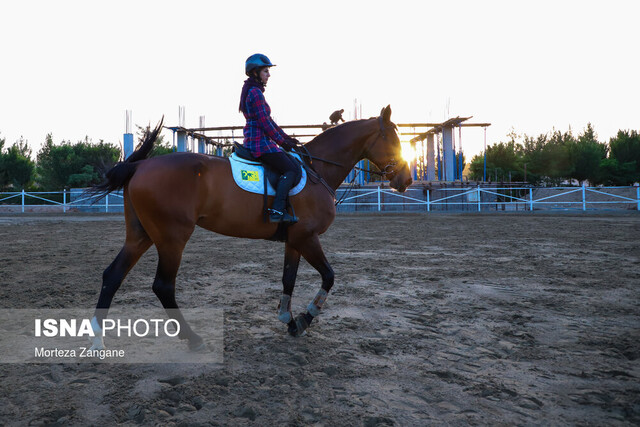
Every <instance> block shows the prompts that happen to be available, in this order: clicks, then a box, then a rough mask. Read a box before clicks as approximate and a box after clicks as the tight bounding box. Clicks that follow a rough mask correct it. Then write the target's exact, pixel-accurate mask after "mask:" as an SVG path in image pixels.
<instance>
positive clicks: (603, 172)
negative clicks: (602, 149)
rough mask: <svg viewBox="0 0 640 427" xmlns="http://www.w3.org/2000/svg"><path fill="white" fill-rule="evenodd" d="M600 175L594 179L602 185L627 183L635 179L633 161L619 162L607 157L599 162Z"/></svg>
mask: <svg viewBox="0 0 640 427" xmlns="http://www.w3.org/2000/svg"><path fill="white" fill-rule="evenodd" d="M599 169H600V175H599V177H598V179H597V180H596V183H597V184H602V185H629V184H632V183H633V182H636V181H637V179H636V178H637V173H636V171H635V164H634V162H626V163H622V164H621V163H620V162H618V160H617V159H614V158H611V157H609V158H607V159H604V160H602V161H601V162H600V168H599Z"/></svg>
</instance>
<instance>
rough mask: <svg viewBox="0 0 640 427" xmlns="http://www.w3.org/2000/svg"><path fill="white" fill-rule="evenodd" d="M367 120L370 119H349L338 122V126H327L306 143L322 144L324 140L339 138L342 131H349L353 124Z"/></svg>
mask: <svg viewBox="0 0 640 427" xmlns="http://www.w3.org/2000/svg"><path fill="white" fill-rule="evenodd" d="M368 120H371V119H359V120H351V121H349V122H345V123H342V124H339V125H338V126H333V127H331V128H329V129H327V130H325V131H324V132H322V133H321V134H319V135H316V136H315V137H314V138H313V139H312V140H311V141H309V142H308V143H307V144H313V145H314V144H324V143H325V141H326V140H332V139H336V138H339V137H340V135H341V134H342V133H344V132H347V131H349V130H350V129H351V128H352V127H353V125H355V124H360V123H362V122H365V121H368Z"/></svg>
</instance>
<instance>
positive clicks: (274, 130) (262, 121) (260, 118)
mask: <svg viewBox="0 0 640 427" xmlns="http://www.w3.org/2000/svg"><path fill="white" fill-rule="evenodd" d="M248 101H249V103H250V104H252V106H253V107H254V108H255V114H256V116H255V119H256V121H257V122H258V126H260V128H261V129H262V130H263V131H264V133H265V134H266V135H267V136H268V137H269V138H270V139H272V140H273V141H275V142H277V143H278V144H280V143H282V142H284V141H285V139H286V136H287V134H286V133H284V131H283V130H282V129H280V127H279V126H278V125H277V124H275V123H274V121H273V119H272V118H271V116H270V115H269V111H268V110H269V107H268V105H267V101H266V100H265V99H264V95H263V94H262V92H261V91H260V90H259V89H255V90H250V91H249V99H248Z"/></svg>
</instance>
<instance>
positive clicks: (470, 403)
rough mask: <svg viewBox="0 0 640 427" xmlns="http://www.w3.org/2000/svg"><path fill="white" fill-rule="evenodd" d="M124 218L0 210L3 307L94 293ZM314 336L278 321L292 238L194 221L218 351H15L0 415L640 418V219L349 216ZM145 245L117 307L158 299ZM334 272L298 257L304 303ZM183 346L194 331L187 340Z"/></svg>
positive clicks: (203, 300)
mask: <svg viewBox="0 0 640 427" xmlns="http://www.w3.org/2000/svg"><path fill="white" fill-rule="evenodd" d="M123 238H124V227H123V220H122V218H121V217H120V216H95V217H92V216H81V215H78V216H74V215H69V216H61V215H52V216H0V241H1V242H2V244H1V245H0V246H1V249H0V285H1V286H0V302H1V306H0V307H1V308H41V307H49V308H62V307H81V306H87V307H92V306H94V305H95V303H96V300H97V295H98V292H99V289H100V281H101V276H102V271H103V270H104V268H105V267H106V266H107V265H108V264H109V263H110V262H111V261H112V259H113V258H114V257H115V255H116V254H117V252H118V251H119V249H120V247H121V245H122V242H123ZM322 242H323V245H324V248H325V251H326V253H327V256H328V259H329V261H330V262H331V263H332V265H333V267H334V269H335V271H336V284H335V286H334V290H333V291H332V292H331V295H330V296H329V299H328V302H327V304H326V305H325V309H324V310H323V313H322V314H321V315H320V317H319V318H318V321H317V323H316V322H315V321H314V324H313V325H312V327H311V328H310V329H309V332H308V335H307V336H305V337H301V338H293V337H290V336H288V335H287V334H286V327H285V326H284V325H282V324H281V323H279V322H278V320H277V318H276V315H275V308H276V305H277V303H278V298H279V295H280V293H281V285H280V277H281V266H282V244H279V243H271V242H263V241H251V240H240V239H231V238H227V237H222V236H217V235H214V234H211V233H209V232H206V231H204V230H201V229H198V230H196V232H195V234H194V236H193V237H192V239H191V241H190V243H189V244H188V246H187V248H186V251H185V255H184V258H183V263H182V267H181V270H180V273H179V276H178V288H179V291H178V301H179V303H181V304H182V306H184V307H200V306H211V307H218V308H222V309H224V313H225V319H224V322H225V323H224V325H225V327H224V365H223V366H222V367H212V366H208V365H166V364H157V365H152V364H149V365H112V364H106V365H104V364H91V363H89V364H35V365H34V364H20V365H17V364H2V365H0V375H1V376H2V389H1V391H0V424H3V423H6V424H7V425H14V424H15V425H23V424H32V425H44V424H48V423H56V422H57V424H59V425H66V424H73V425H86V424H90V423H95V424H105V423H108V424H114V423H142V424H144V425H155V424H163V425H171V424H181V423H188V424H189V425H197V424H213V425H287V424H289V425H313V424H318V425H366V426H373V425H407V426H414V425H420V424H425V423H450V424H491V425H494V424H496V423H504V424H542V425H546V424H582V425H605V424H606V425H633V424H635V425H637V424H638V423H640V381H639V378H640V366H639V363H638V362H639V358H640V298H639V296H640V288H639V286H640V280H639V279H640V273H639V272H640V215H638V214H637V213H634V214H620V215H612V216H606V215H574V214H554V215H550V214H534V215H510V214H501V215H500V214H498V215H462V214H459V215H456V214H448V215H437V214H431V215H358V216H348V215H342V216H340V217H338V219H337V220H336V223H335V224H334V225H333V226H332V228H330V229H329V232H328V233H327V234H326V235H325V236H324V237H323V239H322ZM155 262H156V255H155V251H154V250H153V249H151V250H150V251H149V252H148V253H147V254H146V255H145V256H144V257H143V258H142V260H141V261H140V263H139V264H138V265H137V266H136V267H135V268H134V270H133V271H132V272H131V274H130V275H129V277H128V278H127V280H126V281H125V283H124V284H123V286H122V288H121V289H120V291H119V293H118V294H117V295H116V298H115V301H114V305H118V304H139V305H145V306H148V305H158V302H157V300H156V298H155V296H154V295H153V293H152V292H151V282H152V279H153V275H154V273H155ZM319 285H320V280H319V277H318V275H317V274H316V273H315V271H313V270H312V269H311V268H310V267H309V266H308V265H307V264H304V263H303V264H302V265H301V268H300V273H299V278H298V282H297V286H296V291H295V293H294V312H298V311H299V310H300V309H302V307H304V306H306V304H307V303H308V302H309V300H310V299H311V298H312V297H313V296H314V295H315V293H316V291H317V289H318V287H319ZM179 345H184V344H183V343H179Z"/></svg>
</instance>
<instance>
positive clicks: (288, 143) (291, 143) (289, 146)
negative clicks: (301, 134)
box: [280, 138, 299, 151]
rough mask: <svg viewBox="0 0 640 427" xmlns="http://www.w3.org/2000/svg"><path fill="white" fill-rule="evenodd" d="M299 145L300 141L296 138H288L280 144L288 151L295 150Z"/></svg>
mask: <svg viewBox="0 0 640 427" xmlns="http://www.w3.org/2000/svg"><path fill="white" fill-rule="evenodd" d="M298 144H299V142H298V140H297V139H295V138H288V139H285V140H284V142H283V143H281V144H280V146H281V147H282V148H284V149H285V150H286V151H291V150H293V149H294V148H295V147H296V146H297V145H298Z"/></svg>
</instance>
